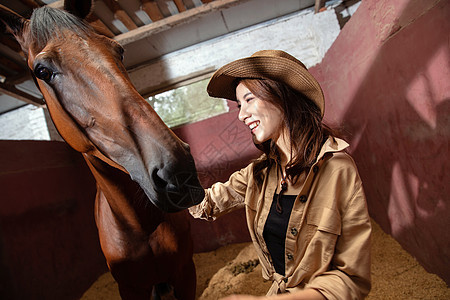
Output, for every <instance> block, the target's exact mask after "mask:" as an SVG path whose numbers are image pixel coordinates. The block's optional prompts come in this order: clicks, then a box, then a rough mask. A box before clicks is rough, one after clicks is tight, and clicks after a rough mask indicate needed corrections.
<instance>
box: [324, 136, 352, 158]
mask: <svg viewBox="0 0 450 300" xmlns="http://www.w3.org/2000/svg"><path fill="white" fill-rule="evenodd" d="M348 146H349V144H348V143H347V142H346V141H344V140H342V139H340V138H336V137H332V136H329V137H328V139H327V140H326V141H325V143H324V144H323V146H322V149H320V152H319V155H318V156H317V160H316V162H317V161H319V160H320V159H322V158H323V157H324V155H325V154H327V153H333V152H339V151H342V150H344V149H346V148H347V147H348Z"/></svg>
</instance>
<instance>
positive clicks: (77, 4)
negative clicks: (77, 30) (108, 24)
mask: <svg viewBox="0 0 450 300" xmlns="http://www.w3.org/2000/svg"><path fill="white" fill-rule="evenodd" d="M92 1H93V0H65V1H64V10H65V11H67V12H69V13H71V14H73V15H75V16H77V17H79V18H80V19H86V18H87V17H88V16H89V14H90V13H91V12H92V9H93V5H92Z"/></svg>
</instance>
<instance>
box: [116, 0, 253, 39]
mask: <svg viewBox="0 0 450 300" xmlns="http://www.w3.org/2000/svg"><path fill="white" fill-rule="evenodd" d="M245 1H248V0H216V1H212V2H210V3H208V4H205V5H202V6H199V7H196V8H192V9H189V10H186V11H185V12H183V13H180V14H177V15H173V16H169V17H167V18H164V19H162V20H159V21H158V22H154V23H150V24H147V25H144V26H141V27H139V28H137V29H135V30H133V31H129V32H125V33H122V34H119V35H117V36H116V37H115V38H114V39H115V40H116V41H118V42H119V43H120V44H122V45H127V44H131V43H133V42H135V41H137V40H141V39H145V38H148V37H150V36H151V35H153V34H156V33H159V32H162V31H165V30H167V29H170V28H173V27H174V26H177V25H180V24H185V23H188V22H192V21H194V20H196V19H198V18H201V17H202V16H203V15H205V14H208V13H210V12H213V11H217V10H220V9H224V8H228V7H231V6H234V5H238V4H242V3H243V2H245ZM150 2H151V1H150Z"/></svg>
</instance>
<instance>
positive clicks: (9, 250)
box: [0, 104, 259, 300]
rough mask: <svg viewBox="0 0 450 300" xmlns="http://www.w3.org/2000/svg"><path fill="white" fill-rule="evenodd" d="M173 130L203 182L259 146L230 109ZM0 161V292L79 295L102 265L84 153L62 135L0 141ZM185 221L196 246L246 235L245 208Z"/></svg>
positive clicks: (222, 174) (221, 176) (224, 174)
mask: <svg viewBox="0 0 450 300" xmlns="http://www.w3.org/2000/svg"><path fill="white" fill-rule="evenodd" d="M235 106H236V105H235V104H234V107H235ZM175 133H176V134H178V135H179V136H180V137H181V138H182V139H183V140H185V141H187V142H188V143H189V144H190V145H191V151H192V154H193V156H194V158H195V160H196V165H197V169H198V171H199V177H200V180H201V183H202V185H203V186H204V187H207V186H209V185H211V183H213V182H216V181H219V180H226V178H228V176H229V175H230V174H231V173H232V172H233V171H235V170H238V169H239V168H241V167H243V166H245V165H246V164H247V163H248V161H249V160H250V159H252V158H254V157H256V156H257V155H258V153H259V152H258V151H257V150H256V148H254V146H253V144H252V142H251V137H250V133H249V131H248V130H247V128H245V126H244V125H243V124H241V122H239V121H237V118H236V111H235V110H233V109H231V112H230V113H228V114H224V115H221V116H217V117H215V118H211V119H208V120H205V121H202V122H198V123H194V124H191V125H187V126H184V127H182V128H179V129H176V130H175ZM0 166H1V169H0V190H1V202H0V203H1V205H0V299H58V300H61V299H79V298H80V297H81V295H82V294H83V292H84V291H86V290H87V289H88V288H89V287H90V285H91V284H92V283H93V282H94V281H95V280H96V279H97V277H98V276H99V275H100V274H103V273H104V272H106V271H107V267H106V262H105V259H104V257H103V254H102V252H101V249H100V245H99V240H98V233H97V228H96V226H95V221H94V199H95V192H96V186H95V181H94V179H93V176H92V175H91V173H90V171H89V169H88V167H87V166H86V164H85V162H84V159H83V158H82V156H81V154H79V153H77V152H75V151H74V150H72V149H71V148H70V147H69V146H68V145H67V144H66V143H63V142H48V141H0ZM191 221H192V222H191V223H192V237H193V240H194V251H195V252H203V251H209V250H212V249H216V248H218V247H220V246H223V245H227V244H230V243H237V242H246V241H249V240H250V237H249V234H248V231H247V225H246V222H245V214H244V211H243V210H240V211H237V212H234V213H231V214H230V215H227V216H224V217H223V218H221V219H220V220H218V221H217V222H214V223H211V222H206V221H201V220H195V219H193V218H191Z"/></svg>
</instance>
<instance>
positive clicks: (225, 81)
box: [207, 56, 325, 116]
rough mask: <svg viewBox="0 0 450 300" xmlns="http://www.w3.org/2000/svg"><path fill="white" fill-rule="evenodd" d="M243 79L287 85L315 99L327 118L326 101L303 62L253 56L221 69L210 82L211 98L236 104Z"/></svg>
mask: <svg viewBox="0 0 450 300" xmlns="http://www.w3.org/2000/svg"><path fill="white" fill-rule="evenodd" d="M239 78H254V79H271V80H275V81H278V82H283V83H285V84H286V85H288V86H289V87H291V88H292V89H294V90H296V91H298V92H300V93H302V94H303V95H305V96H306V97H308V98H309V99H311V100H312V101H313V102H314V103H315V104H316V105H317V106H318V107H319V109H320V111H321V113H322V116H323V114H324V108H325V107H324V106H325V99H324V96H323V91H322V89H321V87H320V85H319V83H318V82H317V80H316V79H315V78H314V77H313V76H312V75H311V74H310V73H309V72H308V70H307V69H306V68H305V67H304V65H303V64H301V62H299V61H298V62H294V61H292V60H290V59H287V58H284V57H277V56H250V57H247V58H242V59H238V60H235V61H233V62H231V63H229V64H226V65H225V66H223V67H221V68H220V69H218V70H217V71H216V72H215V73H214V74H213V76H212V77H211V80H210V81H209V84H208V87H207V92H208V94H209V95H210V96H211V97H215V98H225V99H229V100H233V101H236V100H237V99H236V84H237V79H239Z"/></svg>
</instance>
